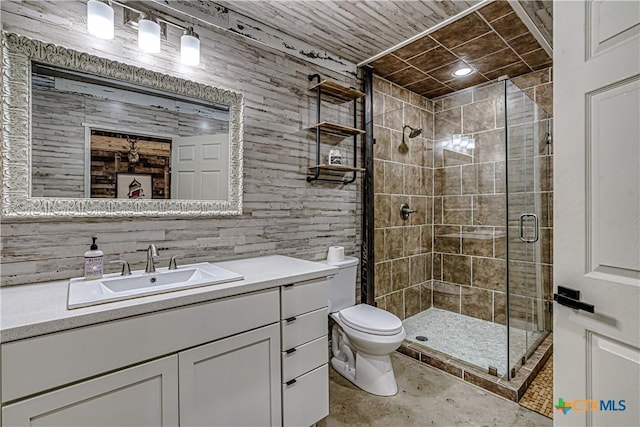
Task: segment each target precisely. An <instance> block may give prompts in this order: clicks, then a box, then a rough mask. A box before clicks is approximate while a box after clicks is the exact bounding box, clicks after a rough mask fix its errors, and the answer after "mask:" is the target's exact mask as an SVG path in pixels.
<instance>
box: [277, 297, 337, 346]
mask: <svg viewBox="0 0 640 427" xmlns="http://www.w3.org/2000/svg"><path fill="white" fill-rule="evenodd" d="M328 312H329V310H328V309H327V307H324V308H321V309H320V310H316V311H312V312H311V313H306V314H303V315H301V316H292V317H290V318H289V319H287V320H283V321H282V322H280V323H281V325H282V350H283V351H286V350H288V349H290V348H293V347H297V346H299V345H300V344H304V343H307V342H309V341H313V340H314V339H316V338H319V337H321V336H323V335H327V332H328V322H329V319H328V318H327V315H328Z"/></svg>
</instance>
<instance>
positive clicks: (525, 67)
mask: <svg viewBox="0 0 640 427" xmlns="http://www.w3.org/2000/svg"><path fill="white" fill-rule="evenodd" d="M216 3H217V4H219V5H221V6H223V7H226V8H228V9H230V10H233V11H235V12H237V13H240V14H242V15H245V16H247V17H249V18H252V19H254V20H256V21H259V22H262V23H264V24H267V25H269V26H271V27H274V28H277V29H278V30H279V31H282V32H284V33H287V34H288V35H290V36H292V37H294V38H296V39H298V40H302V41H304V42H306V43H309V44H310V45H313V46H317V47H319V48H322V49H325V50H327V51H328V52H333V53H335V54H337V55H339V56H341V57H342V58H345V59H347V60H349V61H352V62H354V63H360V62H363V61H366V60H368V59H369V58H372V57H374V56H376V55H379V54H380V53H381V52H384V51H386V50H388V49H391V48H393V47H394V46H397V45H399V44H401V43H403V42H405V41H406V40H408V39H410V38H412V37H415V36H416V35H417V34H420V33H423V32H427V31H428V30H429V29H431V28H433V27H434V26H436V25H438V24H441V23H442V22H444V21H446V20H447V19H449V18H451V17H452V16H455V15H457V14H459V13H461V12H463V11H465V10H467V9H469V8H470V7H471V6H473V5H474V4H477V3H479V1H478V0H469V1H451V0H439V1H426V0H422V1H406V0H385V1H376V0H363V1H355V0H349V1H346V0H326V1H325V0H323V1H319V0H305V1H298V0H290V1H274V0H257V1H256V0H234V1H231V0H226V1H225V0H223V1H216ZM520 3H521V4H522V3H528V4H527V13H528V14H529V15H530V16H532V17H533V18H534V22H535V23H536V25H538V26H539V27H541V31H542V33H543V35H545V36H546V37H548V38H549V39H550V37H551V35H550V25H549V24H550V22H551V19H552V17H551V16H550V15H551V10H552V9H551V8H550V7H549V1H547V0H535V1H532V2H524V1H522V0H521V1H520ZM540 17H542V19H540ZM550 64H551V58H550V57H549V55H548V54H547V53H546V52H545V51H544V50H543V49H542V48H541V46H540V45H539V43H538V42H537V41H536V39H535V38H534V37H533V36H532V34H531V33H530V32H529V30H528V29H527V27H526V26H525V25H524V24H523V22H522V21H521V20H520V18H519V17H518V16H517V14H516V13H515V12H514V10H513V9H512V8H511V6H510V5H509V3H508V2H506V1H495V2H491V3H488V4H487V5H486V6H484V7H482V8H481V9H480V10H478V11H476V12H473V13H471V14H468V15H466V16H464V17H462V18H460V19H458V20H456V21H454V22H451V23H449V24H447V25H446V26H444V27H442V28H440V29H438V30H437V31H435V32H431V33H429V34H428V35H426V36H424V37H422V38H420V39H418V40H416V41H414V42H412V43H411V44H409V45H406V46H403V47H401V48H399V49H396V50H395V51H393V52H391V53H389V54H387V55H385V56H383V57H381V58H379V59H377V60H375V61H373V62H371V65H372V66H373V67H374V72H375V73H376V74H378V75H380V76H382V77H384V78H386V79H388V80H390V81H392V82H394V83H396V84H398V85H400V86H402V87H406V88H408V89H409V90H411V91H413V92H415V93H418V94H420V95H423V96H425V97H428V98H433V97H438V96H442V95H445V94H448V93H451V92H454V91H457V90H461V89H464V88H467V87H471V86H474V85H477V84H480V83H483V82H487V81H490V80H493V79H495V78H497V77H499V76H502V75H508V76H509V77H516V76H518V75H522V74H525V73H528V72H531V71H532V70H537V69H541V68H544V67H548V66H550ZM463 66H469V67H471V68H472V69H473V70H474V72H473V74H471V75H469V76H467V77H463V78H454V77H453V76H452V75H451V73H452V72H453V71H454V70H456V69H458V68H460V67H463Z"/></svg>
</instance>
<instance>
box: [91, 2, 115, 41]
mask: <svg viewBox="0 0 640 427" xmlns="http://www.w3.org/2000/svg"><path fill="white" fill-rule="evenodd" d="M113 27H114V13H113V8H112V7H111V5H110V4H109V3H107V2H104V1H102V0H89V1H88V2H87V30H88V31H89V33H90V34H92V35H94V36H96V37H98V38H101V39H105V40H111V39H113V35H114V29H113Z"/></svg>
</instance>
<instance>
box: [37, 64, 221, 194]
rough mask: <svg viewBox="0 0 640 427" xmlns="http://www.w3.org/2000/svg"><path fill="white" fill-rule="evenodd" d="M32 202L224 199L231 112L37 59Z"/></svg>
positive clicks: (197, 100)
mask: <svg viewBox="0 0 640 427" xmlns="http://www.w3.org/2000/svg"><path fill="white" fill-rule="evenodd" d="M31 99H32V147H31V161H32V163H31V195H32V197H69V198H80V197H86V198H107V199H108V198H125V199H186V200H226V199H227V197H228V186H229V172H228V171H229V141H230V139H229V106H228V105H224V104H219V103H212V102H208V101H204V100H200V99H194V98H191V97H187V96H182V95H177V94H173V93H168V92H164V91H160V90H156V89H151V88H147V87H143V86H138V85H135V84H131V83H126V82H122V81H117V80H113V79H108V78H102V77H98V76H95V75H90V74H87V73H82V72H78V71H73V70H68V69H64V68H60V67H56V66H51V65H46V64H40V63H33V64H32V72H31Z"/></svg>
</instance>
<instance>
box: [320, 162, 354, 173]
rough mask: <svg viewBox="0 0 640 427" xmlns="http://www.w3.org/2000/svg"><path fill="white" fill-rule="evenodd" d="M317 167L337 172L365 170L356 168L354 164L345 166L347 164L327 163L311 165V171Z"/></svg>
mask: <svg viewBox="0 0 640 427" xmlns="http://www.w3.org/2000/svg"><path fill="white" fill-rule="evenodd" d="M316 168H318V169H323V170H328V171H335V172H364V169H363V168H356V167H353V166H345V165H327V164H321V165H315V166H309V171H310V172H313V171H314V169H316Z"/></svg>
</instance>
